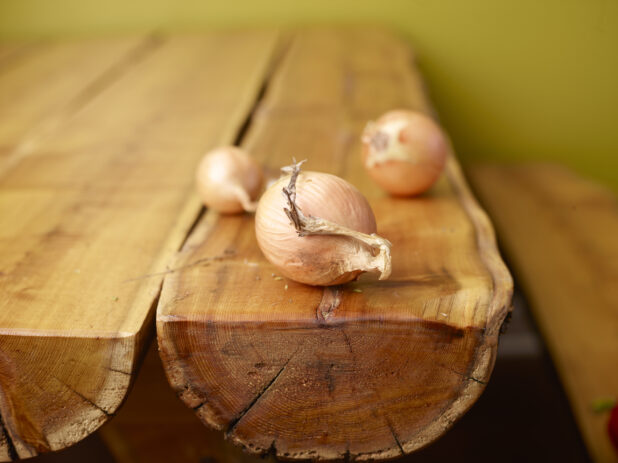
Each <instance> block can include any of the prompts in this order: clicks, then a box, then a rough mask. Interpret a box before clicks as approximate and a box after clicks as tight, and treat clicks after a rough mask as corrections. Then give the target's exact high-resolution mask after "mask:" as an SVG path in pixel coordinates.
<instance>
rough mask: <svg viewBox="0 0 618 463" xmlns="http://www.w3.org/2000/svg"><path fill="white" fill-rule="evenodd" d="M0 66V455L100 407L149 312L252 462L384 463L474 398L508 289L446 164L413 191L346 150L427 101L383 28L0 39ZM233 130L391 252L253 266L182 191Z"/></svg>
mask: <svg viewBox="0 0 618 463" xmlns="http://www.w3.org/2000/svg"><path fill="white" fill-rule="evenodd" d="M0 64H1V65H2V68H1V69H0V117H1V119H0V120H2V123H1V124H0V146H2V147H3V148H2V150H1V151H0V214H1V215H0V217H1V219H2V226H1V228H0V233H1V235H0V236H1V237H2V241H0V265H1V267H0V272H1V273H0V287H1V293H0V294H1V296H0V304H1V307H2V310H0V348H1V350H0V391H1V396H0V415H1V417H2V421H1V422H0V425H1V429H0V431H1V432H0V460H10V459H17V458H25V457H29V456H33V455H36V454H38V453H41V452H46V451H50V450H58V449H61V448H64V447H66V446H69V445H71V444H73V443H75V442H77V441H79V440H80V439H82V438H84V437H85V436H87V435H88V434H89V433H92V432H93V431H94V430H95V429H97V428H98V427H99V426H101V425H102V424H103V423H104V422H106V421H107V420H108V419H110V417H112V416H113V415H114V413H115V412H116V411H117V409H118V407H119V406H120V405H121V403H122V401H123V400H124V398H125V396H126V394H127V391H128V389H129V387H130V385H131V383H132V382H133V380H134V378H135V375H136V372H137V366H138V364H139V360H140V358H141V356H142V355H143V352H144V346H145V345H146V341H147V340H148V339H149V337H150V336H151V335H152V327H153V321H154V317H155V311H156V312H157V315H156V319H157V325H158V341H159V345H160V347H161V354H162V358H163V361H164V365H165V367H166V369H167V374H168V377H169V380H170V383H171V385H172V387H173V388H174V390H175V391H176V392H177V393H178V394H179V396H180V397H181V399H182V400H183V401H184V402H185V403H186V404H187V405H189V406H190V407H192V408H194V409H195V411H196V413H197V414H198V416H199V417H200V418H201V419H202V420H203V421H205V422H206V423H207V424H209V425H211V426H214V427H215V428H217V429H221V430H223V431H225V433H226V435H227V436H228V437H229V438H230V439H231V440H232V441H234V442H236V443H239V444H241V445H243V446H245V447H246V448H247V449H249V450H250V451H252V452H254V453H266V452H271V453H273V454H276V455H278V456H283V457H287V458H295V457H296V458H302V457H311V458H316V457H318V458H324V459H331V458H355V459H359V460H360V459H370V458H375V459H380V458H390V457H394V456H398V455H401V454H404V453H409V452H412V451H414V450H416V449H417V448H420V447H421V446H423V445H426V444H427V443H429V442H431V441H432V440H433V439H435V438H437V437H438V436H440V435H441V434H443V433H444V432H445V431H446V430H447V429H448V428H449V427H450V426H451V425H452V424H453V422H454V421H455V420H456V419H458V418H459V417H460V416H461V415H462V414H463V413H464V412H465V411H466V410H467V409H468V408H469V407H470V406H471V405H472V404H473V403H474V401H475V400H476V399H477V398H478V396H479V394H480V393H481V392H482V390H483V389H484V387H485V384H486V382H487V380H488V379H489V376H490V373H491V370H492V367H493V362H494V359H495V353H496V345H497V340H498V334H499V328H500V326H501V324H502V321H503V319H504V317H505V315H506V314H507V312H508V310H509V308H510V297H511V290H512V283H511V279H510V276H509V274H508V271H507V270H506V268H505V267H504V265H503V263H502V261H501V260H500V257H499V255H498V253H497V250H496V247H495V242H494V237H493V232H492V229H491V225H490V223H489V221H488V219H487V217H486V216H485V214H484V213H483V211H482V210H481V209H480V208H479V206H478V204H477V203H476V201H475V200H474V198H473V197H472V195H471V194H470V192H469V190H468V188H467V186H466V183H465V180H464V178H463V176H462V174H461V171H460V169H459V166H458V163H457V161H456V159H455V158H454V157H451V158H450V159H449V161H448V165H447V169H446V172H445V175H444V176H443V178H442V179H441V180H440V182H439V183H438V184H437V185H436V187H435V188H434V189H433V190H432V191H431V192H430V193H429V194H427V195H425V196H423V197H421V198H417V199H412V200H396V199H391V198H388V197H387V196H386V195H385V194H384V193H382V192H381V191H379V190H378V188H377V187H375V186H374V185H373V184H372V183H371V182H370V181H369V180H368V178H367V177H366V175H365V173H364V171H363V169H362V167H361V165H360V162H359V157H358V156H359V154H358V148H359V147H358V143H359V141H358V138H359V133H360V131H361V130H362V128H363V126H364V124H365V123H366V122H367V121H368V120H370V119H372V118H375V117H377V116H378V115H380V114H381V113H382V112H384V111H386V110H388V109H392V108H396V107H408V108H414V109H418V110H421V111H425V112H428V113H430V112H431V107H430V104H429V102H428V100H427V97H426V95H425V93H424V89H423V86H422V82H421V79H420V77H419V75H418V72H417V71H416V69H415V68H414V66H413V63H412V56H411V53H410V50H409V49H408V47H407V46H406V45H405V44H404V43H403V42H402V41H400V40H399V39H397V38H395V37H394V36H393V35H392V34H390V33H388V32H385V31H383V30H377V29H376V30H371V29H369V30H368V29H363V30H360V29H314V30H303V31H300V32H295V33H293V34H289V35H287V34H279V33H277V32H274V31H235V32H225V31H221V32H213V33H207V34H200V35H193V36H170V37H167V36H149V37H143V38H127V39H118V40H88V41H80V42H71V41H69V42H63V41H58V42H53V41H50V42H40V43H31V44H6V45H4V46H2V48H0ZM232 143H237V144H242V145H243V146H244V147H246V148H247V149H249V150H250V151H251V152H252V153H253V154H254V155H255V156H256V157H257V158H259V159H260V160H261V161H262V162H264V163H265V164H267V165H268V166H269V167H271V168H278V167H280V166H281V165H284V164H287V163H289V161H290V159H291V158H292V156H296V157H297V158H308V159H309V163H308V168H311V169H314V170H321V171H327V172H334V173H337V174H339V175H341V176H343V177H345V178H347V179H348V180H350V181H351V182H353V183H354V184H355V185H357V186H358V187H359V188H360V189H361V191H363V193H364V194H365V195H366V196H367V197H368V198H369V199H370V202H371V203H372V206H373V207H374V210H375V212H376V216H377V220H378V227H379V231H380V233H383V234H384V235H385V237H386V238H388V239H390V240H391V241H392V242H393V243H394V251H393V258H394V272H393V276H392V278H391V280H389V281H386V282H380V283H378V282H377V281H376V280H375V279H371V278H362V279H361V280H359V282H357V283H354V284H352V285H348V286H344V287H340V288H334V289H322V288H311V287H306V286H302V285H297V284H294V283H293V282H285V281H283V280H280V279H278V278H273V277H272V274H273V273H274V271H273V269H272V268H271V267H270V266H269V264H267V263H266V262H265V261H264V259H263V258H262V256H261V254H260V253H259V251H258V249H257V247H256V246H255V242H254V237H253V232H252V218H251V217H250V216H240V217H225V218H222V217H219V216H217V215H216V214H214V213H212V212H211V211H206V213H203V211H202V208H201V205H200V204H199V202H198V200H197V197H196V195H195V194H194V191H193V189H194V187H193V173H194V169H195V166H196V164H197V162H198V160H199V158H200V157H201V155H202V154H203V153H204V152H205V151H206V150H207V149H209V148H211V147H214V146H217V145H221V144H232ZM178 251H180V252H179V253H178ZM284 285H286V286H284ZM162 288H163V290H162ZM159 298H160V300H159ZM326 305H328V309H329V310H327V311H326V312H328V314H327V315H328V316H325V315H324V311H320V310H319V309H320V308H325V307H326ZM157 307H158V310H156V309H157ZM316 310H317V312H316ZM320 313H322V319H320V317H319V314H320Z"/></svg>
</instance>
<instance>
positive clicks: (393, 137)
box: [362, 120, 412, 168]
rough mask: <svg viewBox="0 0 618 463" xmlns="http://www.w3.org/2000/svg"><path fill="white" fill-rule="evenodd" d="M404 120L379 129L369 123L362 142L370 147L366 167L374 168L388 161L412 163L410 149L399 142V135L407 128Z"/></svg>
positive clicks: (392, 122) (384, 125)
mask: <svg viewBox="0 0 618 463" xmlns="http://www.w3.org/2000/svg"><path fill="white" fill-rule="evenodd" d="M406 124H407V122H406V121H404V120H394V121H390V122H388V123H386V124H383V125H382V126H381V127H380V128H379V129H378V128H377V124H376V123H375V122H369V123H368V124H367V127H366V129H365V135H364V136H363V138H362V141H363V142H364V143H366V144H367V145H368V148H369V149H368V150H367V158H366V159H365V166H366V167H370V168H371V167H374V166H376V165H378V164H382V163H384V162H387V161H408V162H412V159H410V155H409V153H408V148H407V147H406V146H404V145H403V143H401V142H400V141H399V134H400V132H401V130H403V128H404V127H405V126H406Z"/></svg>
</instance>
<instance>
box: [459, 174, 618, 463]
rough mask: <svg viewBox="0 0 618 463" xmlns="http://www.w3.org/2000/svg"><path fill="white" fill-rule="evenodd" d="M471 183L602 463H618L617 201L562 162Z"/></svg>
mask: <svg viewBox="0 0 618 463" xmlns="http://www.w3.org/2000/svg"><path fill="white" fill-rule="evenodd" d="M469 174H470V178H471V180H472V183H473V185H474V187H475V188H476V191H477V192H478V194H479V196H480V198H481V201H482V203H483V204H484V205H485V206H486V207H487V209H488V210H489V212H490V214H491V216H492V218H493V219H494V220H495V222H496V226H497V229H498V232H499V237H500V243H501V244H502V246H503V248H504V250H505V252H506V255H507V257H508V260H509V262H510V263H511V264H512V266H513V269H514V272H515V276H516V277H517V280H518V282H519V283H520V284H521V286H522V288H523V290H524V292H525V294H526V296H527V298H528V300H529V302H530V305H531V308H532V310H533V312H534V316H535V319H536V322H537V324H538V325H539V327H540V329H541V332H542V334H543V337H544V339H545V341H546V342H547V345H548V347H549V350H550V352H551V355H552V358H553V361H554V363H555V365H556V367H557V369H558V372H559V374H560V377H561V379H562V382H563V384H564V387H565V389H566V392H567V394H568V396H569V399H570V402H571V404H572V408H573V411H574V412H575V416H576V418H577V421H578V424H579V428H580V430H581V433H582V435H583V437H584V439H585V442H586V444H587V446H588V450H589V452H590V454H591V456H592V457H593V458H594V460H595V461H599V462H615V461H618V456H617V455H616V453H615V451H614V449H613V448H612V446H611V444H610V441H609V437H608V434H607V430H606V427H607V419H608V415H607V414H606V413H605V414H599V413H595V411H594V410H593V403H594V402H595V401H596V400H598V399H602V398H605V397H609V398H611V397H613V398H616V396H617V395H618V201H617V200H616V196H615V194H613V193H612V192H610V191H608V190H606V189H604V188H603V187H601V186H600V185H597V184H594V183H592V182H590V181H587V180H584V179H583V178H581V177H580V176H578V175H576V174H575V173H573V172H572V171H570V170H569V169H567V168H565V167H563V166H559V165H555V164H526V165H516V166H506V165H490V164H487V165H476V166H473V167H471V168H470V169H469Z"/></svg>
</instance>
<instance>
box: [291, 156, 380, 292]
mask: <svg viewBox="0 0 618 463" xmlns="http://www.w3.org/2000/svg"><path fill="white" fill-rule="evenodd" d="M304 162H305V161H300V162H296V160H294V164H292V165H290V166H287V167H284V168H282V169H281V171H282V172H283V173H284V174H288V175H290V182H289V183H288V186H287V187H284V188H283V195H284V196H285V197H286V199H287V203H288V206H289V208H285V207H284V208H283V210H284V211H285V213H286V215H287V216H288V217H289V219H290V220H291V221H292V224H293V225H294V228H296V232H297V233H298V236H301V237H302V236H309V235H338V236H347V237H349V238H353V239H356V240H358V241H360V242H362V243H364V244H366V245H367V246H368V247H369V249H370V250H371V257H372V259H371V260H370V261H369V262H368V268H367V269H363V270H372V271H378V272H379V273H380V277H379V279H380V280H386V279H387V278H388V277H389V276H390V274H391V268H392V267H391V246H392V244H391V242H390V241H388V240H387V239H384V238H382V237H380V236H378V235H376V234H375V233H372V234H371V235H368V234H366V233H361V232H359V231H356V230H352V229H350V228H347V227H344V226H342V225H339V224H337V223H335V222H331V221H330V220H326V219H323V218H321V217H313V216H306V215H305V214H303V212H302V211H301V210H300V208H299V207H298V205H297V204H296V180H297V179H298V175H299V174H300V166H301V165H302V164H303V163H304Z"/></svg>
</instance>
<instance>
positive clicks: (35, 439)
mask: <svg viewBox="0 0 618 463" xmlns="http://www.w3.org/2000/svg"><path fill="white" fill-rule="evenodd" d="M276 42H277V34H276V33H274V32H268V31H261V32H260V31H254V32H251V31H247V32H238V33H226V32H221V33H213V34H207V35H203V36H183V37H174V38H170V39H167V40H164V41H162V43H161V44H160V45H159V46H158V47H155V48H153V49H152V50H151V52H150V53H147V54H146V55H145V56H143V57H142V58H141V60H139V61H137V62H135V63H132V64H131V65H129V64H127V66H128V67H127V69H126V72H117V73H116V74H115V76H114V78H113V79H109V81H108V82H107V84H106V86H105V88H104V90H103V91H100V92H92V93H91V98H90V99H89V100H88V102H87V104H84V105H83V107H82V108H81V109H80V110H79V111H77V112H75V113H74V114H72V115H71V117H67V118H65V119H64V120H63V122H62V123H61V124H60V125H59V126H58V127H57V128H56V129H55V130H54V131H53V132H52V133H49V134H47V135H46V136H45V138H44V143H43V142H41V143H39V144H37V147H36V149H35V150H33V151H31V152H29V153H28V155H27V156H22V157H20V158H19V160H18V162H15V163H14V164H12V165H11V166H10V168H8V169H7V170H5V172H4V173H3V174H0V217H2V226H0V262H1V263H2V267H1V268H0V272H1V273H0V294H1V295H2V296H1V297H0V346H1V347H0V352H1V354H0V371H1V374H0V391H1V393H2V394H1V396H0V415H1V416H2V426H3V429H2V433H0V435H1V436H2V438H1V441H0V459H8V458H17V457H20V458H21V457H27V456H31V455H34V454H36V453H39V452H44V451H49V450H56V449H60V448H63V447H65V446H68V445H70V444H72V443H74V442H76V441H78V440H79V439H81V438H83V437H84V436H86V435H87V434H88V433H90V432H92V431H93V430H95V429H96V428H97V427H99V426H100V425H101V424H102V423H104V422H105V421H106V420H107V419H108V418H109V417H110V416H111V415H112V414H113V413H114V412H115V411H116V409H117V408H118V407H119V405H120V404H121V402H122V400H123V398H124V396H125V394H126V392H127V389H128V387H129V385H130V383H131V380H132V378H133V376H134V374H135V370H136V361H137V359H138V358H139V356H140V353H141V350H142V348H143V345H144V341H145V339H146V338H147V337H148V336H149V333H150V328H151V326H152V325H151V323H150V322H151V321H152V318H153V316H154V306H155V305H156V300H157V297H158V294H159V290H160V286H161V280H162V274H161V273H159V272H161V271H162V270H165V266H166V264H167V263H168V260H169V258H170V256H171V255H172V254H173V253H174V252H175V251H176V250H177V249H178V248H179V246H180V245H181V243H182V241H183V240H184V238H185V236H186V233H187V230H188V229H189V228H190V227H191V224H192V222H193V221H194V220H195V218H196V216H197V214H198V212H199V210H200V205H199V204H198V202H197V200H196V199H195V198H194V197H193V196H192V192H193V171H194V169H195V165H196V163H197V162H198V160H199V158H200V157H201V155H202V154H203V152H204V151H205V150H206V149H209V148H211V147H212V146H214V145H217V144H221V143H230V142H232V141H233V140H234V138H235V137H236V133H237V132H238V130H239V129H240V127H241V126H242V124H243V122H244V120H245V119H246V117H247V115H248V114H249V111H250V109H251V107H252V105H253V103H254V100H255V98H256V94H257V93H258V92H259V89H260V87H261V85H262V82H263V80H264V76H265V74H266V72H267V70H268V67H269V62H270V59H271V55H272V54H273V52H274V49H275V45H276ZM68 65H69V63H66V62H62V63H60V66H61V68H63V67H65V66H68ZM57 72H60V73H61V72H62V69H58V70H57ZM70 72H73V70H71V71H70Z"/></svg>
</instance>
